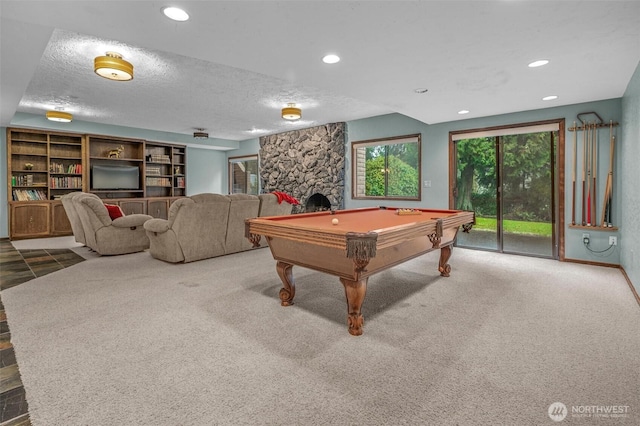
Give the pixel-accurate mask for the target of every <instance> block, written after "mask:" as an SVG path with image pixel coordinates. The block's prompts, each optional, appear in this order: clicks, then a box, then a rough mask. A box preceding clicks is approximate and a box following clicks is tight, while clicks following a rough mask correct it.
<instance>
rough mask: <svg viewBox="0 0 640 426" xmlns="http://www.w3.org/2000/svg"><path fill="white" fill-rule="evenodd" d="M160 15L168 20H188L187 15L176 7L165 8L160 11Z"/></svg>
mask: <svg viewBox="0 0 640 426" xmlns="http://www.w3.org/2000/svg"><path fill="white" fill-rule="evenodd" d="M162 13H164V16H166V17H167V18H169V19H173V20H174V21H180V22H184V21H186V20H188V19H189V14H188V13H187V12H185V11H184V10H182V9H180V8H177V7H165V8H164V9H162Z"/></svg>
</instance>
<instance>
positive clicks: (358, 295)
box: [340, 278, 368, 336]
mask: <svg viewBox="0 0 640 426" xmlns="http://www.w3.org/2000/svg"><path fill="white" fill-rule="evenodd" d="M367 280H368V278H364V279H361V280H358V281H352V280H348V279H346V278H340V282H341V283H342V285H343V286H344V293H345V295H346V296H347V309H348V315H347V323H348V325H349V333H351V334H352V335H354V336H359V335H361V334H362V326H363V325H364V317H363V316H362V313H361V312H360V308H361V307H362V302H363V301H364V296H365V294H366V293H367Z"/></svg>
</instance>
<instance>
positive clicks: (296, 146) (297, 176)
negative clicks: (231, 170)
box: [259, 123, 346, 213]
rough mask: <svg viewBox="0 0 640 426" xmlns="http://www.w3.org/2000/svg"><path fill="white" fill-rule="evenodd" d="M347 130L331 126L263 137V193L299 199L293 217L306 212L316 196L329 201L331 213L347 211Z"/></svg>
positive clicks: (261, 166)
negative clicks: (345, 203)
mask: <svg viewBox="0 0 640 426" xmlns="http://www.w3.org/2000/svg"><path fill="white" fill-rule="evenodd" d="M345 129H346V124H345V123H330V124H326V125H323V126H317V127H312V128H310V129H303V130H293V131H291V132H286V133H279V134H276V135H270V136H262V137H260V153H259V154H260V180H261V187H262V191H263V192H265V193H268V192H272V191H281V192H284V193H287V194H289V195H291V196H293V197H295V198H297V199H298V201H300V206H294V209H293V212H294V213H301V212H304V211H305V205H306V203H307V201H308V200H309V198H310V197H311V196H312V195H314V194H322V195H324V196H325V197H327V199H328V200H329V202H330V203H331V209H342V208H344V169H345V165H344V161H345V160H344V150H345V140H346V139H345Z"/></svg>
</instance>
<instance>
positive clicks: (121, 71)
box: [93, 52, 133, 81]
mask: <svg viewBox="0 0 640 426" xmlns="http://www.w3.org/2000/svg"><path fill="white" fill-rule="evenodd" d="M93 70H94V71H95V72H96V74H98V75H99V76H100V77H104V78H107V79H109V80H116V81H129V80H131V79H133V65H131V64H130V63H129V62H127V61H125V60H124V59H122V55H121V54H119V53H116V52H107V53H106V56H96V58H95V59H94V61H93Z"/></svg>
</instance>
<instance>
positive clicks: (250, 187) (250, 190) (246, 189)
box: [229, 155, 258, 195]
mask: <svg viewBox="0 0 640 426" xmlns="http://www.w3.org/2000/svg"><path fill="white" fill-rule="evenodd" d="M229 193H230V194H254V195H258V156H257V155H251V156H247V157H231V158H229Z"/></svg>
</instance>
